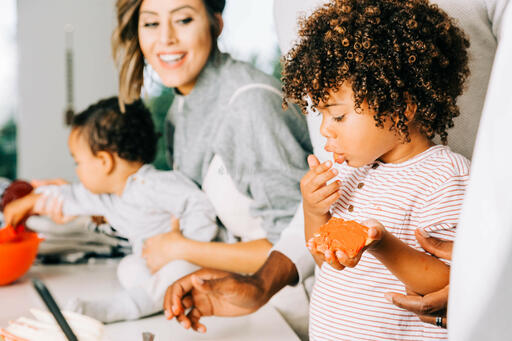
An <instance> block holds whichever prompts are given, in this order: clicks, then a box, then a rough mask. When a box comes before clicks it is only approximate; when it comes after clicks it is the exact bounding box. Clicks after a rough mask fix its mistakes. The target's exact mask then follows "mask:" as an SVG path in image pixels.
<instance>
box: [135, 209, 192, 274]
mask: <svg viewBox="0 0 512 341" xmlns="http://www.w3.org/2000/svg"><path fill="white" fill-rule="evenodd" d="M186 241H187V239H186V238H185V237H184V236H183V234H182V233H181V231H180V221H179V220H178V219H177V218H175V217H172V218H171V230H170V231H169V232H166V233H162V234H159V235H156V236H154V237H151V238H149V239H147V240H146V241H145V242H144V246H143V249H142V257H144V259H145V260H146V264H147V266H148V268H149V271H151V273H155V272H157V271H158V270H160V269H161V268H162V267H163V266H164V265H165V264H167V263H169V262H171V261H173V260H177V259H183V254H184V253H183V250H184V246H183V244H184V243H185V242H186Z"/></svg>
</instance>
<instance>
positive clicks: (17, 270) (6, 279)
mask: <svg viewBox="0 0 512 341" xmlns="http://www.w3.org/2000/svg"><path fill="white" fill-rule="evenodd" d="M41 241H42V239H41V238H39V237H38V236H37V233H34V232H28V231H25V232H22V233H20V234H19V235H18V237H17V238H16V240H15V241H12V242H8V243H0V285H5V284H9V283H12V282H14V281H15V280H17V279H18V278H20V277H21V276H23V275H24V274H25V273H26V272H27V271H28V269H30V266H31V265H32V263H34V260H35V259H36V256H37V249H38V247H39V243H40V242H41Z"/></svg>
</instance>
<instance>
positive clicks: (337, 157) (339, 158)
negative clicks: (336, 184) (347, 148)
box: [333, 153, 345, 163]
mask: <svg viewBox="0 0 512 341" xmlns="http://www.w3.org/2000/svg"><path fill="white" fill-rule="evenodd" d="M333 158H334V162H336V163H343V162H345V155H343V154H338V153H333Z"/></svg>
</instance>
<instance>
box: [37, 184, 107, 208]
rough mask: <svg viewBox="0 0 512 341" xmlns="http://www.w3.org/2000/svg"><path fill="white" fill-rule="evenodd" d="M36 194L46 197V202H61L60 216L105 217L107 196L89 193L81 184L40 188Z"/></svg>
mask: <svg viewBox="0 0 512 341" xmlns="http://www.w3.org/2000/svg"><path fill="white" fill-rule="evenodd" d="M36 193H40V194H43V195H45V196H47V197H48V198H49V199H48V200H50V198H53V199H58V200H62V214H63V215H65V216H76V215H105V214H106V212H107V208H106V207H107V206H108V204H109V203H108V202H109V200H110V198H109V196H108V195H98V194H94V193H91V192H90V191H88V190H87V189H86V188H85V187H84V186H83V185H82V184H81V183H74V184H68V185H61V186H56V185H50V186H42V187H38V188H37V189H36Z"/></svg>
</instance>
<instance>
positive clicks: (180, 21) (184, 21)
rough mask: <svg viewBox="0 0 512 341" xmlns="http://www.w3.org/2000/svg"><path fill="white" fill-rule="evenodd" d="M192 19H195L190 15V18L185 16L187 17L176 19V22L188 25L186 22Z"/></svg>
mask: <svg viewBox="0 0 512 341" xmlns="http://www.w3.org/2000/svg"><path fill="white" fill-rule="evenodd" d="M192 20H193V19H192V18H191V17H188V18H185V19H180V20H176V22H177V23H178V24H182V25H186V24H188V23H190V22H192Z"/></svg>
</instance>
